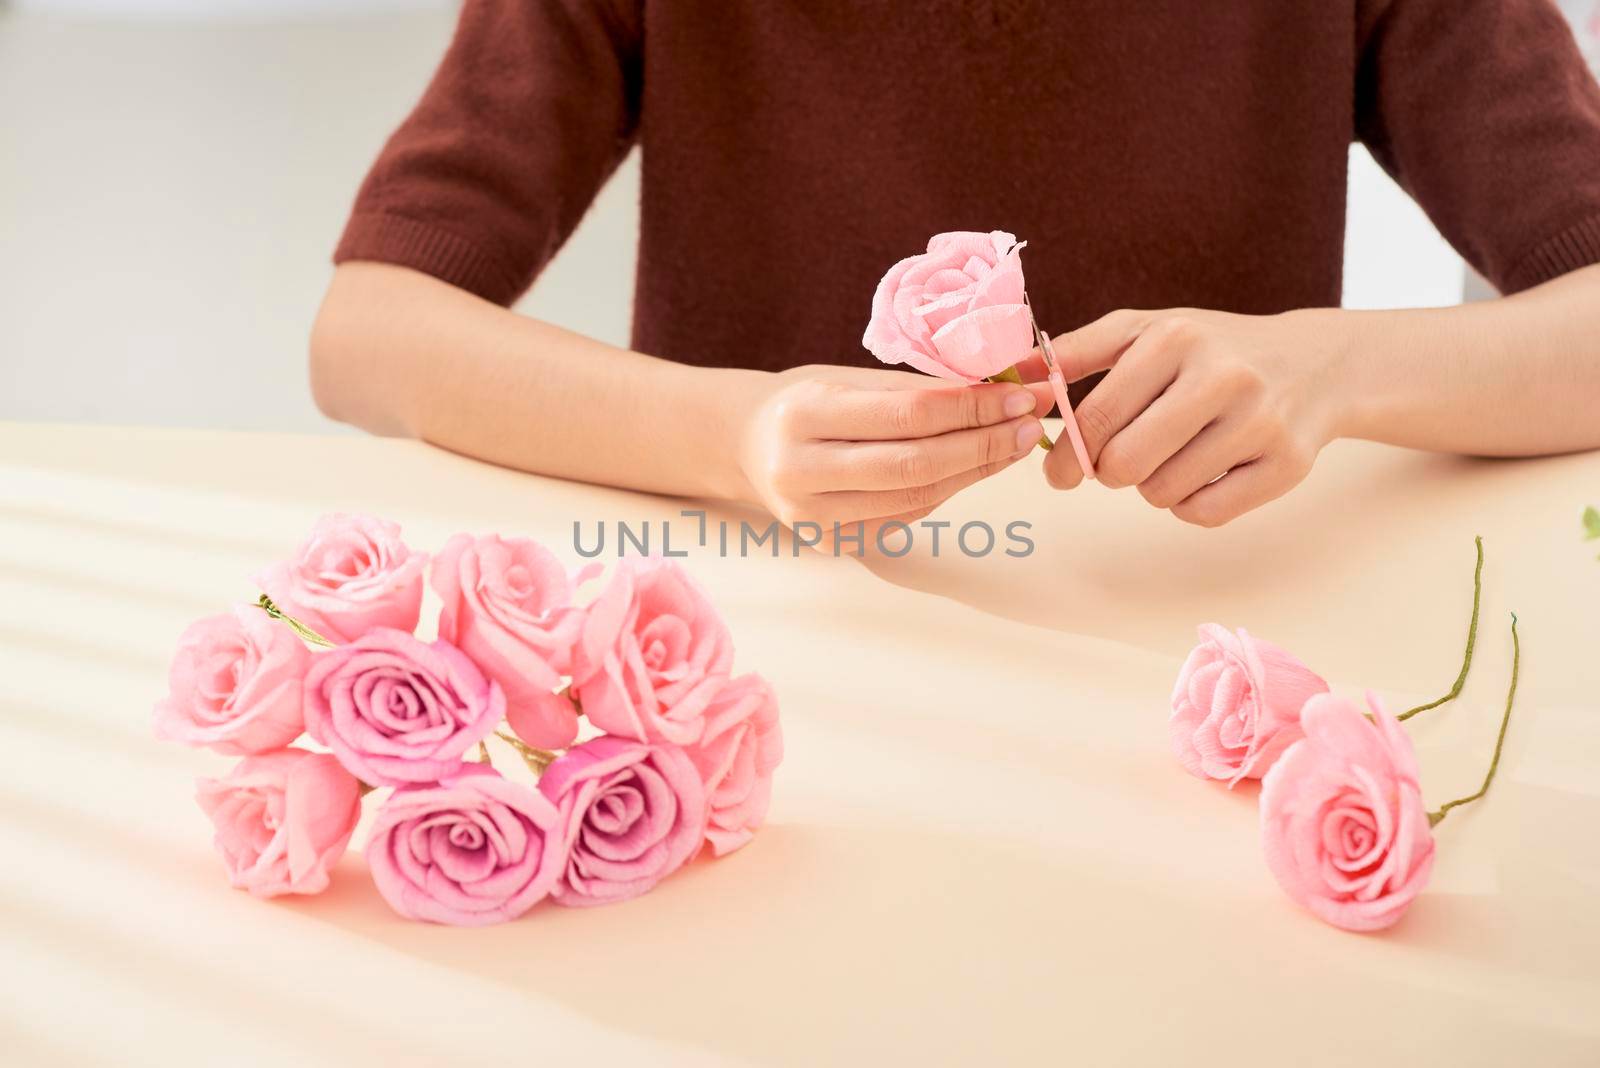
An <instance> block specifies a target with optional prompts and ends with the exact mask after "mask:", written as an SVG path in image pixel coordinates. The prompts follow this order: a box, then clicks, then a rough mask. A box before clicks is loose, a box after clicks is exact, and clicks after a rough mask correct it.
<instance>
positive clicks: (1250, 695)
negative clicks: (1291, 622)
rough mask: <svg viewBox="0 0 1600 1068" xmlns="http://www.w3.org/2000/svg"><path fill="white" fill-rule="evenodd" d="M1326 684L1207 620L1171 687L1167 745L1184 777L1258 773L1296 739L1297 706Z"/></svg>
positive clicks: (1281, 654) (1230, 778)
mask: <svg viewBox="0 0 1600 1068" xmlns="http://www.w3.org/2000/svg"><path fill="white" fill-rule="evenodd" d="M1327 689H1328V684H1327V683H1326V682H1324V681H1323V680H1322V678H1321V676H1319V675H1317V673H1316V672H1314V671H1312V670H1311V669H1310V668H1308V667H1306V666H1305V665H1304V664H1302V663H1301V662H1300V661H1299V660H1297V659H1295V657H1294V656H1292V655H1290V654H1289V653H1287V652H1285V651H1284V650H1282V649H1280V648H1278V647H1277V646H1276V645H1273V644H1272V643H1271V642H1265V641H1262V640H1261V639H1259V638H1252V637H1251V636H1250V635H1248V634H1246V633H1245V632H1244V631H1242V630H1241V631H1239V632H1238V633H1237V634H1235V633H1233V632H1230V631H1229V630H1227V629H1226V628H1224V627H1219V626H1218V625H1217V624H1215V623H1206V624H1203V625H1202V626H1201V627H1200V644H1199V645H1197V646H1195V648H1194V651H1193V652H1191V653H1190V654H1189V658H1188V659H1187V660H1186V661H1184V664H1183V667H1182V668H1181V669H1180V670H1179V672H1178V682H1177V685H1176V686H1175V687H1173V690H1172V719H1171V721H1170V727H1171V734H1172V748H1173V751H1174V752H1176V753H1177V755H1178V760H1179V761H1180V762H1181V763H1182V764H1183V766H1184V768H1185V769H1186V770H1188V771H1189V772H1190V774H1193V775H1198V776H1200V777H1201V778H1203V779H1205V778H1209V779H1222V780H1224V781H1225V782H1227V783H1228V784H1229V785H1230V786H1231V785H1232V784H1234V783H1236V782H1238V781H1239V780H1240V779H1259V778H1260V777H1261V776H1263V775H1265V774H1266V772H1267V769H1268V768H1269V767H1271V766H1272V762H1273V761H1274V760H1276V759H1277V758H1278V756H1279V754H1281V753H1282V752H1283V751H1284V750H1285V749H1287V748H1288V747H1289V746H1290V745H1291V744H1293V743H1294V742H1295V741H1296V740H1297V739H1298V738H1299V737H1300V733H1301V732H1300V708H1301V706H1302V705H1304V704H1305V703H1306V699H1307V698H1309V697H1311V696H1312V695H1313V694H1319V693H1325V692H1327Z"/></svg>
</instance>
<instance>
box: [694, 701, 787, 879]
mask: <svg viewBox="0 0 1600 1068" xmlns="http://www.w3.org/2000/svg"><path fill="white" fill-rule="evenodd" d="M687 752H688V754H689V759H690V760H692V761H694V766H695V768H696V769H698V770H699V772H700V780H701V782H703V783H705V787H706V809H707V817H708V818H707V821H706V841H707V842H708V843H710V845H711V851H712V852H713V853H714V854H715V855H717V856H719V857H720V856H724V855H726V854H728V853H731V852H733V851H734V850H735V849H738V848H739V847H740V846H742V845H744V844H745V843H746V842H748V841H750V839H751V838H753V837H755V832H756V830H757V829H759V828H760V826H761V824H762V823H763V822H764V821H765V820H766V817H767V805H768V803H769V802H770V801H771V799H772V773H773V771H774V770H775V769H776V768H777V766H778V764H779V762H780V761H782V760H783V730H782V728H781V727H780V726H779V725H778V699H777V697H776V696H775V695H774V694H773V692H772V687H771V686H770V685H768V684H767V680H766V679H763V678H762V677H761V676H760V675H741V676H739V677H738V678H736V679H734V680H732V681H731V682H729V683H728V685H726V686H724V687H723V688H722V690H721V691H720V692H719V693H718V694H717V696H716V699H715V700H713V701H712V702H711V705H710V707H709V708H707V709H706V728H705V734H704V735H703V736H702V737H701V739H700V741H699V742H697V743H695V744H694V745H693V746H691V747H690V748H689V749H688V750H687Z"/></svg>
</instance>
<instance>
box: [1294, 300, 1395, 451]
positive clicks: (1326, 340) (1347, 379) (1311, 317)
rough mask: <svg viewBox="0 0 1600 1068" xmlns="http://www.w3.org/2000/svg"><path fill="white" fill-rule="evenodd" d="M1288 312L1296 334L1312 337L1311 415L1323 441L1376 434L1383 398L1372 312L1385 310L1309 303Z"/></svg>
mask: <svg viewBox="0 0 1600 1068" xmlns="http://www.w3.org/2000/svg"><path fill="white" fill-rule="evenodd" d="M1286 314H1287V315H1288V316H1290V317H1291V318H1292V319H1293V320H1294V326H1295V329H1296V334H1297V336H1300V337H1303V338H1307V339H1310V341H1311V344H1310V345H1308V346H1307V348H1308V349H1309V352H1308V353H1307V354H1308V355H1309V356H1310V357H1311V359H1312V361H1313V363H1314V366H1315V370H1314V372H1313V373H1312V386H1311V393H1312V395H1313V402H1312V412H1311V420H1312V423H1313V425H1314V427H1315V429H1316V433H1317V436H1318V438H1319V441H1320V444H1324V445H1325V444H1327V443H1329V442H1331V441H1335V440H1337V439H1339V438H1365V437H1369V436H1371V431H1372V427H1373V426H1374V425H1375V423H1376V422H1378V421H1380V420H1381V418H1382V414H1381V412H1382V407H1383V400H1384V384H1383V382H1382V381H1381V377H1380V378H1375V377H1374V375H1373V374H1372V369H1373V360H1374V353H1375V351H1376V350H1375V349H1374V340H1375V339H1374V336H1373V331H1372V330H1371V325H1372V323H1371V318H1370V317H1371V316H1373V315H1376V314H1380V313H1374V312H1362V311H1346V310H1344V309H1342V308H1307V309H1303V310H1299V311H1292V312H1288V313H1286ZM1379 336H1381V334H1380V335H1379Z"/></svg>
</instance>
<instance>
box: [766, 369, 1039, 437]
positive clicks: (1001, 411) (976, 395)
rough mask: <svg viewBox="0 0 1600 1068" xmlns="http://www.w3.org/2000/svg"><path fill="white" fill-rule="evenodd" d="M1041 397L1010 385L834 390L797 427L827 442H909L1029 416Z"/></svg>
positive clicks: (809, 407) (803, 415)
mask: <svg viewBox="0 0 1600 1068" xmlns="http://www.w3.org/2000/svg"><path fill="white" fill-rule="evenodd" d="M1038 403H1039V400H1038V397H1036V396H1035V395H1034V394H1033V392H1032V391H1030V390H1029V389H1028V388H1026V387H1024V386H1018V385H1013V384H1011V383H999V384H989V383H983V384H980V385H976V386H959V385H957V386H941V385H930V386H928V388H926V389H884V390H876V389H851V388H848V387H844V388H834V389H830V390H826V391H823V392H821V393H819V394H817V395H816V397H815V399H814V400H811V401H809V402H808V403H807V405H806V409H805V411H803V412H797V413H796V420H795V428H796V430H797V431H798V432H799V433H801V434H804V435H805V436H807V437H810V438H813V439H817V440H824V441H905V440H910V439H914V438H927V437H933V436H935V435H937V434H948V433H950V432H951V431H955V430H970V429H973V428H975V427H985V426H993V425H994V424H996V423H1003V422H1005V421H1006V420H1008V419H1015V418H1017V417H1018V416H1021V415H1026V414H1028V413H1029V412H1032V411H1033V410H1034V409H1035V408H1037V407H1038Z"/></svg>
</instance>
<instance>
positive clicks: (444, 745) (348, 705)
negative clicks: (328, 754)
mask: <svg viewBox="0 0 1600 1068" xmlns="http://www.w3.org/2000/svg"><path fill="white" fill-rule="evenodd" d="M505 708H506V698H505V694H504V693H502V692H501V690H500V686H499V684H497V683H495V682H493V681H492V680H490V679H488V678H485V677H484V674H483V672H481V671H479V670H478V668H477V665H475V664H474V663H473V662H472V660H471V659H470V658H468V656H467V655H466V654H465V653H463V652H462V651H461V650H460V649H457V648H456V647H455V646H453V645H451V644H450V643H449V642H444V641H437V642H432V643H429V642H424V641H421V640H420V639H418V638H416V637H415V636H414V635H411V634H408V633H406V632H405V631H401V630H389V629H387V628H381V629H379V630H374V631H370V632H369V633H367V634H365V635H363V636H362V637H361V638H359V639H357V640H356V641H354V642H351V643H350V644H349V645H341V646H337V647H335V648H333V649H329V650H328V651H326V652H322V653H317V654H315V655H313V657H312V659H311V670H310V671H308V672H307V673H306V681H305V709H306V730H307V731H308V732H310V734H311V737H312V738H314V739H315V740H316V741H318V742H320V743H321V744H323V745H325V746H327V747H328V748H329V749H332V750H333V753H334V755H335V756H337V757H338V758H339V762H340V763H341V764H343V765H344V766H345V767H346V768H348V769H350V772H351V773H352V774H354V775H357V776H359V777H360V778H361V780H362V781H363V782H367V783H371V784H373V785H376V786H404V785H406V784H407V783H419V782H420V783H433V782H438V781H439V780H440V779H442V778H444V777H445V776H447V775H452V774H454V773H456V772H457V771H459V770H460V766H461V763H462V757H463V756H464V755H465V753H466V751H467V750H468V749H469V748H471V747H472V746H473V745H476V744H477V743H478V742H481V741H482V740H483V739H485V738H487V737H488V736H489V734H490V733H491V732H492V731H493V730H494V729H495V727H496V725H498V724H499V722H500V717H501V716H503V715H504V714H505Z"/></svg>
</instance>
